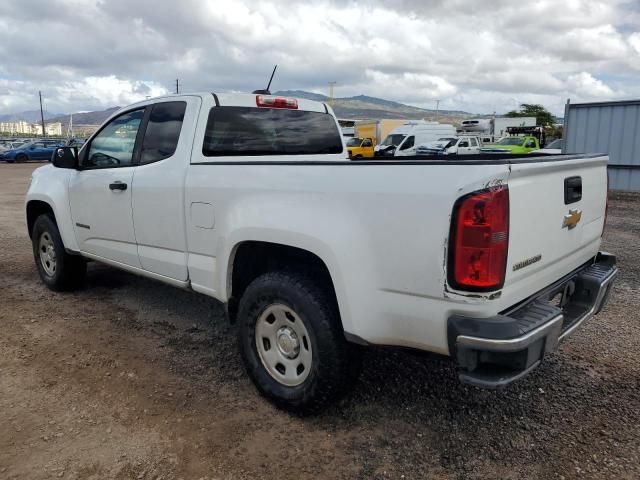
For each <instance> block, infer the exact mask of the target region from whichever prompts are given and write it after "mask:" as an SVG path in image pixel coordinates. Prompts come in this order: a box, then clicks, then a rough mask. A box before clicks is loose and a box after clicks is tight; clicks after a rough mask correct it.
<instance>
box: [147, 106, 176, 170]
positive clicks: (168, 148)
mask: <svg viewBox="0 0 640 480" xmlns="http://www.w3.org/2000/svg"><path fill="white" fill-rule="evenodd" d="M186 108H187V103H186V102H165V103H156V104H155V105H154V106H153V109H152V110H151V114H150V115H149V123H147V130H146V132H145V134H144V141H143V143H142V153H141V155H140V163H142V164H144V163H152V162H157V161H158V160H163V159H165V158H169V157H170V156H171V155H173V154H174V153H175V151H176V147H177V146H178V140H179V139H180V130H181V129H182V120H183V119H184V112H185V110H186Z"/></svg>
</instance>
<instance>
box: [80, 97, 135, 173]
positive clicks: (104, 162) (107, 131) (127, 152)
mask: <svg viewBox="0 0 640 480" xmlns="http://www.w3.org/2000/svg"><path fill="white" fill-rule="evenodd" d="M143 115H144V109H140V110H133V111H131V112H127V113H124V114H122V115H120V116H119V117H117V118H114V119H113V120H111V122H110V123H109V124H107V126H106V127H104V128H103V129H102V130H101V131H100V133H98V134H97V135H96V136H95V137H93V139H92V140H91V144H90V145H89V152H88V153H87V155H86V157H85V158H84V159H83V160H82V167H84V168H114V167H127V166H130V165H131V164H132V163H133V149H134V147H135V144H136V136H137V135H138V129H139V128H140V123H141V122H142V117H143Z"/></svg>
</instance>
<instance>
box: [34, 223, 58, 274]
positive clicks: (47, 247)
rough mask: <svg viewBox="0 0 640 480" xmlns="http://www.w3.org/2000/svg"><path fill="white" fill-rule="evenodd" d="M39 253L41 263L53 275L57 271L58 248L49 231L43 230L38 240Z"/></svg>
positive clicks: (47, 272)
mask: <svg viewBox="0 0 640 480" xmlns="http://www.w3.org/2000/svg"><path fill="white" fill-rule="evenodd" d="M38 253H39V255H40V263H41V264H42V268H43V269H44V271H45V273H46V274H47V275H49V276H50V277H52V276H53V275H55V273H56V266H57V265H56V249H55V247H54V245H53V239H52V238H51V234H49V232H43V233H42V235H40V241H39V242H38Z"/></svg>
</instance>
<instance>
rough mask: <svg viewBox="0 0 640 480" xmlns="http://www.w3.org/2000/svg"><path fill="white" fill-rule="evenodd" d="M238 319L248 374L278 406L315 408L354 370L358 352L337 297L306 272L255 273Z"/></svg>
mask: <svg viewBox="0 0 640 480" xmlns="http://www.w3.org/2000/svg"><path fill="white" fill-rule="evenodd" d="M238 321H239V332H238V334H239V343H240V351H241V353H242V358H243V361H244V364H245V366H246V368H247V371H248V373H249V376H250V377H251V379H252V380H253V382H254V383H255V385H256V386H257V387H258V389H259V390H260V392H261V393H262V394H263V395H265V396H266V397H267V398H269V399H270V400H272V401H273V402H274V403H275V404H276V405H277V406H279V407H281V408H285V409H287V410H290V411H293V412H296V413H313V412H316V411H319V410H320V409H322V408H323V407H325V406H327V405H328V404H330V403H332V402H334V401H336V400H337V399H339V398H340V397H341V396H342V395H343V394H344V393H345V391H346V389H347V387H348V386H349V385H350V384H352V383H353V380H354V379H355V375H357V372H358V367H359V355H358V352H357V350H356V347H355V346H352V345H350V344H349V343H348V342H347V341H346V340H345V338H344V333H343V332H342V328H341V326H340V321H339V313H338V309H337V306H336V305H335V300H334V299H333V298H332V296H331V295H330V294H329V293H328V292H327V291H326V289H324V288H322V287H320V286H319V285H318V284H317V283H316V282H314V281H313V280H311V279H309V278H307V277H306V276H303V275H298V274H295V273H289V272H271V273H266V274H264V275H262V276H260V277H258V278H257V279H255V280H254V281H253V282H252V283H251V284H250V285H249V286H248V287H247V289H246V291H245V293H244V294H243V296H242V298H241V299H240V305H239V310H238Z"/></svg>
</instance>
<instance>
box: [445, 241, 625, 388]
mask: <svg viewBox="0 0 640 480" xmlns="http://www.w3.org/2000/svg"><path fill="white" fill-rule="evenodd" d="M617 273H618V268H617V267H616V259H615V256H613V255H610V254H608V253H604V252H600V253H598V255H597V256H596V257H595V260H594V261H591V262H589V263H588V264H586V265H583V266H582V267H581V268H579V269H578V270H576V271H574V272H572V273H571V274H569V275H567V276H566V277H564V278H562V279H561V280H559V281H558V282H555V283H554V284H552V285H550V286H549V287H547V288H546V289H544V290H542V291H541V292H538V293H537V294H536V295H533V296H532V297H530V298H528V299H527V300H525V301H524V302H521V303H520V304H518V305H516V306H515V307H513V308H511V309H509V310H508V311H506V312H504V313H503V314H500V315H497V316H495V317H490V318H470V317H463V316H453V317H451V318H449V322H448V339H449V350H450V352H452V355H454V357H455V359H456V361H457V363H458V365H459V367H460V373H459V376H460V380H461V381H462V382H463V383H466V384H470V385H475V386H479V387H485V388H500V387H504V386H506V385H508V384H509V383H511V382H513V381H515V380H517V379H519V378H522V377H523V376H525V375H526V374H528V373H529V372H531V371H532V370H533V369H534V368H536V367H537V366H538V365H540V363H541V362H542V360H543V358H544V355H545V354H546V353H548V352H552V351H554V350H555V349H556V348H557V346H558V343H559V341H560V340H562V339H563V338H565V337H567V336H568V335H570V334H571V333H572V332H573V331H574V330H575V329H576V328H578V326H580V324H581V323H582V322H584V321H585V320H587V319H589V318H590V317H592V316H594V315H597V314H598V313H599V312H600V310H601V309H602V307H603V306H604V305H605V303H606V302H607V300H608V297H609V292H610V291H611V286H612V284H613V281H614V279H615V277H616V275H617Z"/></svg>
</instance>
